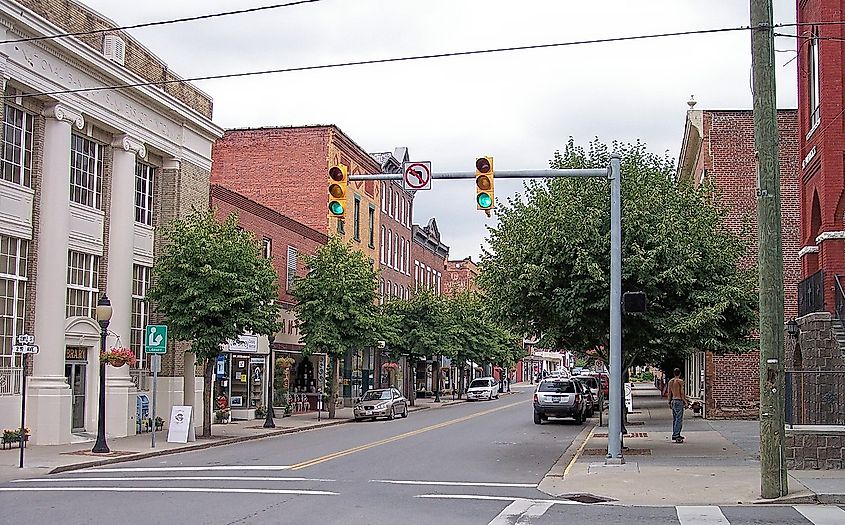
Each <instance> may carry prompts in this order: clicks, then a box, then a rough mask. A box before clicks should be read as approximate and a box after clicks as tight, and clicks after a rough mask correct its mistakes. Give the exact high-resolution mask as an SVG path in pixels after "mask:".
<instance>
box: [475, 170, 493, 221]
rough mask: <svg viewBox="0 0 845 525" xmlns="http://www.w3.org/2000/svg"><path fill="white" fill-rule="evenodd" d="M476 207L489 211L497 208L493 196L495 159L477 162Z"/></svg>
mask: <svg viewBox="0 0 845 525" xmlns="http://www.w3.org/2000/svg"><path fill="white" fill-rule="evenodd" d="M475 206H476V209H477V210H484V211H489V210H491V209H493V208H495V207H496V200H495V198H494V196H493V157H479V158H478V159H476V161H475Z"/></svg>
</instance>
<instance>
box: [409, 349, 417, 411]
mask: <svg viewBox="0 0 845 525" xmlns="http://www.w3.org/2000/svg"><path fill="white" fill-rule="evenodd" d="M410 361H411V366H410V368H411V373H410V374H408V375H409V376H410V381H409V383H410V386H411V388H410V389H409V390H410V392H408V394H409V395H408V398H409V399H410V401H411V406H414V403H415V402H416V400H417V360H416V359H412V360H410Z"/></svg>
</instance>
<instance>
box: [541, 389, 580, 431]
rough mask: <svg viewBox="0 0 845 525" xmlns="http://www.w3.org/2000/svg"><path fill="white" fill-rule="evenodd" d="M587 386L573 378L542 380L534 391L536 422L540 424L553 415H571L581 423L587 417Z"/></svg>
mask: <svg viewBox="0 0 845 525" xmlns="http://www.w3.org/2000/svg"><path fill="white" fill-rule="evenodd" d="M585 388H586V387H585V386H584V385H583V384H582V383H581V382H580V381H576V380H571V379H560V378H549V379H544V380H542V381H540V384H539V385H537V390H535V391H534V423H535V424H537V425H540V424H542V423H543V421H546V420H548V419H549V416H552V417H571V418H574V419H575V422H576V423H578V424H579V425H580V424H582V423H583V422H584V421H585V420H586V419H587V414H586V411H587V400H586V396H585V394H584V389H585Z"/></svg>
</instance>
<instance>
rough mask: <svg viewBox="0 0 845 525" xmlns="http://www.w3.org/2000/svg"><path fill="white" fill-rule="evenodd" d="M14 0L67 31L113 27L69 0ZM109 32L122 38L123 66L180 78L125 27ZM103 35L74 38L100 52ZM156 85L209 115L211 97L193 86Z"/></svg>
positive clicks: (149, 76)
mask: <svg viewBox="0 0 845 525" xmlns="http://www.w3.org/2000/svg"><path fill="white" fill-rule="evenodd" d="M16 1H17V2H18V3H19V4H21V5H22V6H24V7H26V8H28V9H30V10H32V11H34V12H35V13H36V14H38V15H39V16H41V17H43V18H46V19H47V20H49V21H50V22H52V23H53V24H56V25H57V26H59V27H60V28H61V29H63V30H64V31H66V32H69V33H74V32H81V31H93V30H99V29H111V28H114V27H117V26H116V25H115V24H114V23H113V22H111V21H109V20H108V19H107V18H106V17H104V16H103V15H101V14H100V13H97V12H96V11H94V10H92V9H90V8H88V7H87V6H85V5H83V4H81V3H78V2H75V1H73V0H16ZM113 33H114V34H117V35H118V36H120V38H122V39H123V41H124V42H125V44H126V61H125V67H126V68H127V69H129V70H130V71H132V72H133V73H135V74H137V75H139V76H140V77H142V78H144V79H145V80H149V81H160V80H178V79H180V78H181V77H179V76H177V75H175V74H174V73H173V72H172V71H170V70H169V69H168V67H167V64H165V63H164V62H163V61H162V60H161V59H159V58H158V57H156V56H155V55H153V54H152V53H151V52H150V51H149V50H147V48H145V47H144V46H142V45H141V43H140V42H138V41H137V40H135V39H134V38H133V37H132V36H130V35H129V34H128V33H126V32H125V31H114V32H113ZM103 36H104V35H103V33H97V34H93V35H82V36H79V37H76V38H78V39H79V40H80V41H81V42H83V43H84V44H86V45H87V46H89V47H91V48H92V49H94V50H96V51H97V52H99V53H102V50H103ZM157 88H158V89H161V90H163V91H164V92H165V93H168V94H169V95H171V96H173V97H174V98H176V99H177V100H179V101H181V102H182V103H184V104H185V105H187V106H188V107H190V108H192V109H193V110H194V111H196V112H198V113H200V114H201V115H203V116H205V117H206V118H209V119H210V118H211V114H212V101H211V97H209V96H208V95H206V94H205V93H203V92H201V91H199V90H198V89H197V88H196V87H194V86H192V85H190V84H188V83H185V82H177V83H172V84H165V85H163V86H157Z"/></svg>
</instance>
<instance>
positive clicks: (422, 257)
mask: <svg viewBox="0 0 845 525" xmlns="http://www.w3.org/2000/svg"><path fill="white" fill-rule="evenodd" d="M415 227H416V226H415ZM433 240H434V239H432V241H433ZM448 255H449V254H448V248H447V250H446V253H445V254H442V255H441V254H438V253H437V251H435V249H434V248H433V246H432V244H431V243H430V242H425V241H422V240H421V239H420V238H419V236H418V235H415V236H414V240H413V242H412V243H411V260H412V261H413V263H412V266H411V276H412V278H414V279H415V287H416V288H426V287H428V288H431V289H432V290H434V293H435V294H438V295H439V294H442V293H443V282H444V281H443V275H442V274H443V272H444V271H445V270H446V258H447V257H448ZM417 262H419V263H420V276H419V281H416V277H415V267H416V263H417ZM422 265H427V266H428V267H430V268H431V269H432V272H440V274H441V277H440V282H439V284H440V286H439V287H438V286H437V284H438V282H437V278H436V273H433V274H432V276H431V284H430V285H429V284H427V281H426V277H425V273H426V272H423V270H422V268H423V266H422Z"/></svg>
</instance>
